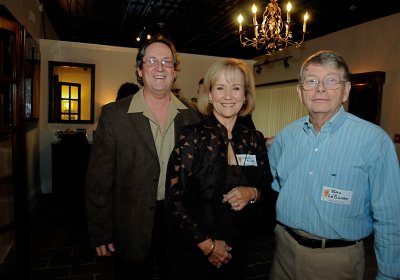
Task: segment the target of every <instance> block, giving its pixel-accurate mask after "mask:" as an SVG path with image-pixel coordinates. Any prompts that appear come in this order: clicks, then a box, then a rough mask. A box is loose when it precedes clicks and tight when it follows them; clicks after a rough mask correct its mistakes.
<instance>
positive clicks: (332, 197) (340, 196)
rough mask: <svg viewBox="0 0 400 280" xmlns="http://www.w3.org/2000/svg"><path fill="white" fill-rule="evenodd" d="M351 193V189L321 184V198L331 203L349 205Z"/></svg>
mask: <svg viewBox="0 0 400 280" xmlns="http://www.w3.org/2000/svg"><path fill="white" fill-rule="evenodd" d="M352 195H353V192H352V191H346V190H340V189H335V188H331V187H328V186H323V187H322V195H321V200H323V201H327V202H331V203H337V204H345V205H350V203H351V197H352Z"/></svg>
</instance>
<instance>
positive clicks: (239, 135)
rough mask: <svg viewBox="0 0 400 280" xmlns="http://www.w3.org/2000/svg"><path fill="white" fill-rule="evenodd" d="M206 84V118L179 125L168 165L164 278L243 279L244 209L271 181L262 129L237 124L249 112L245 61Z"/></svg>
mask: <svg viewBox="0 0 400 280" xmlns="http://www.w3.org/2000/svg"><path fill="white" fill-rule="evenodd" d="M204 85H205V87H204V90H203V91H201V92H200V94H199V100H198V110H199V111H200V112H201V113H202V114H203V115H205V116H207V118H206V119H205V120H204V121H203V122H202V123H200V124H197V125H192V126H187V127H185V128H183V129H182V131H181V134H180V136H179V138H178V139H179V140H178V141H177V143H176V145H175V148H174V149H173V152H172V154H171V157H170V160H169V163H168V170H167V180H166V199H167V215H168V237H169V238H168V245H169V249H168V259H169V263H168V269H169V277H170V279H230V280H232V279H242V277H243V270H244V266H245V260H244V258H245V255H246V253H245V249H246V246H245V236H246V230H248V223H247V221H248V215H249V214H250V213H249V211H250V209H251V208H252V207H253V206H254V205H256V204H257V203H258V202H259V201H260V200H261V199H265V197H264V194H265V192H266V190H268V189H269V184H270V183H271V181H272V177H271V174H270V170H269V164H268V158H267V156H266V155H267V149H266V145H265V140H264V136H263V134H262V133H261V132H259V131H256V130H250V129H247V128H246V127H244V126H242V125H240V124H239V123H238V122H237V120H238V116H245V115H247V114H249V113H251V112H252V111H253V109H254V106H255V99H254V98H255V95H254V91H255V89H254V77H253V74H252V71H251V69H250V68H249V66H248V65H247V64H246V63H245V62H243V61H241V60H237V59H223V60H220V61H217V62H216V63H214V64H213V65H212V66H211V67H210V68H209V70H208V71H207V74H206V75H205V78H204ZM254 203H256V204H254Z"/></svg>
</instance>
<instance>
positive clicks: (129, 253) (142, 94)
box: [86, 35, 201, 279]
mask: <svg viewBox="0 0 400 280" xmlns="http://www.w3.org/2000/svg"><path fill="white" fill-rule="evenodd" d="M136 64H137V71H136V75H137V77H138V82H139V83H140V84H141V85H143V87H142V88H141V89H140V90H139V92H138V93H137V94H135V95H132V96H131V97H128V98H125V99H122V100H120V101H118V102H113V103H110V104H107V105H105V106H104V107H103V108H102V111H101V115H100V118H99V123H98V126H97V129H96V138H95V139H94V142H93V147H92V150H91V156H90V161H89V166H88V171H87V179H86V209H87V221H88V230H89V236H90V241H91V244H92V245H93V246H94V247H95V249H96V253H97V256H111V255H113V256H114V259H115V279H150V277H151V272H152V267H153V263H156V264H157V266H158V270H159V278H160V279H165V246H166V243H165V237H166V234H165V231H166V224H165V209H164V208H165V207H164V194H165V191H164V189H165V173H166V168H167V162H168V158H169V155H170V153H171V151H172V148H173V146H174V143H175V140H176V136H177V132H178V131H179V130H180V128H181V127H183V126H185V125H189V124H192V123H196V122H199V121H200V120H201V118H200V116H199V114H198V112H197V111H196V110H194V109H193V108H191V107H190V106H188V105H187V104H185V103H183V102H182V101H180V100H178V99H177V98H176V97H175V96H174V95H173V94H172V92H171V88H172V84H173V83H174V81H175V79H176V75H177V71H178V70H179V57H178V54H177V52H176V50H175V47H174V45H173V44H172V42H171V41H170V40H169V39H167V38H165V37H163V36H161V35H157V36H153V37H152V38H151V39H150V40H149V41H147V42H145V43H144V45H143V46H142V47H141V48H140V49H139V51H138V54H137V57H136Z"/></svg>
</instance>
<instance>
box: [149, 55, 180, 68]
mask: <svg viewBox="0 0 400 280" xmlns="http://www.w3.org/2000/svg"><path fill="white" fill-rule="evenodd" d="M143 63H144V64H145V65H146V66H147V67H155V66H158V64H159V63H160V61H159V60H158V59H157V58H154V57H150V58H148V59H146V60H145V61H143ZM161 66H163V67H166V68H174V66H175V65H174V61H173V60H172V59H169V58H164V59H163V60H161Z"/></svg>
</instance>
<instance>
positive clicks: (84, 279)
mask: <svg viewBox="0 0 400 280" xmlns="http://www.w3.org/2000/svg"><path fill="white" fill-rule="evenodd" d="M98 279H99V278H97V277H96V275H85V276H76V277H74V276H71V277H67V278H57V280H98ZM111 279H112V280H114V278H110V280H111Z"/></svg>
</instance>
